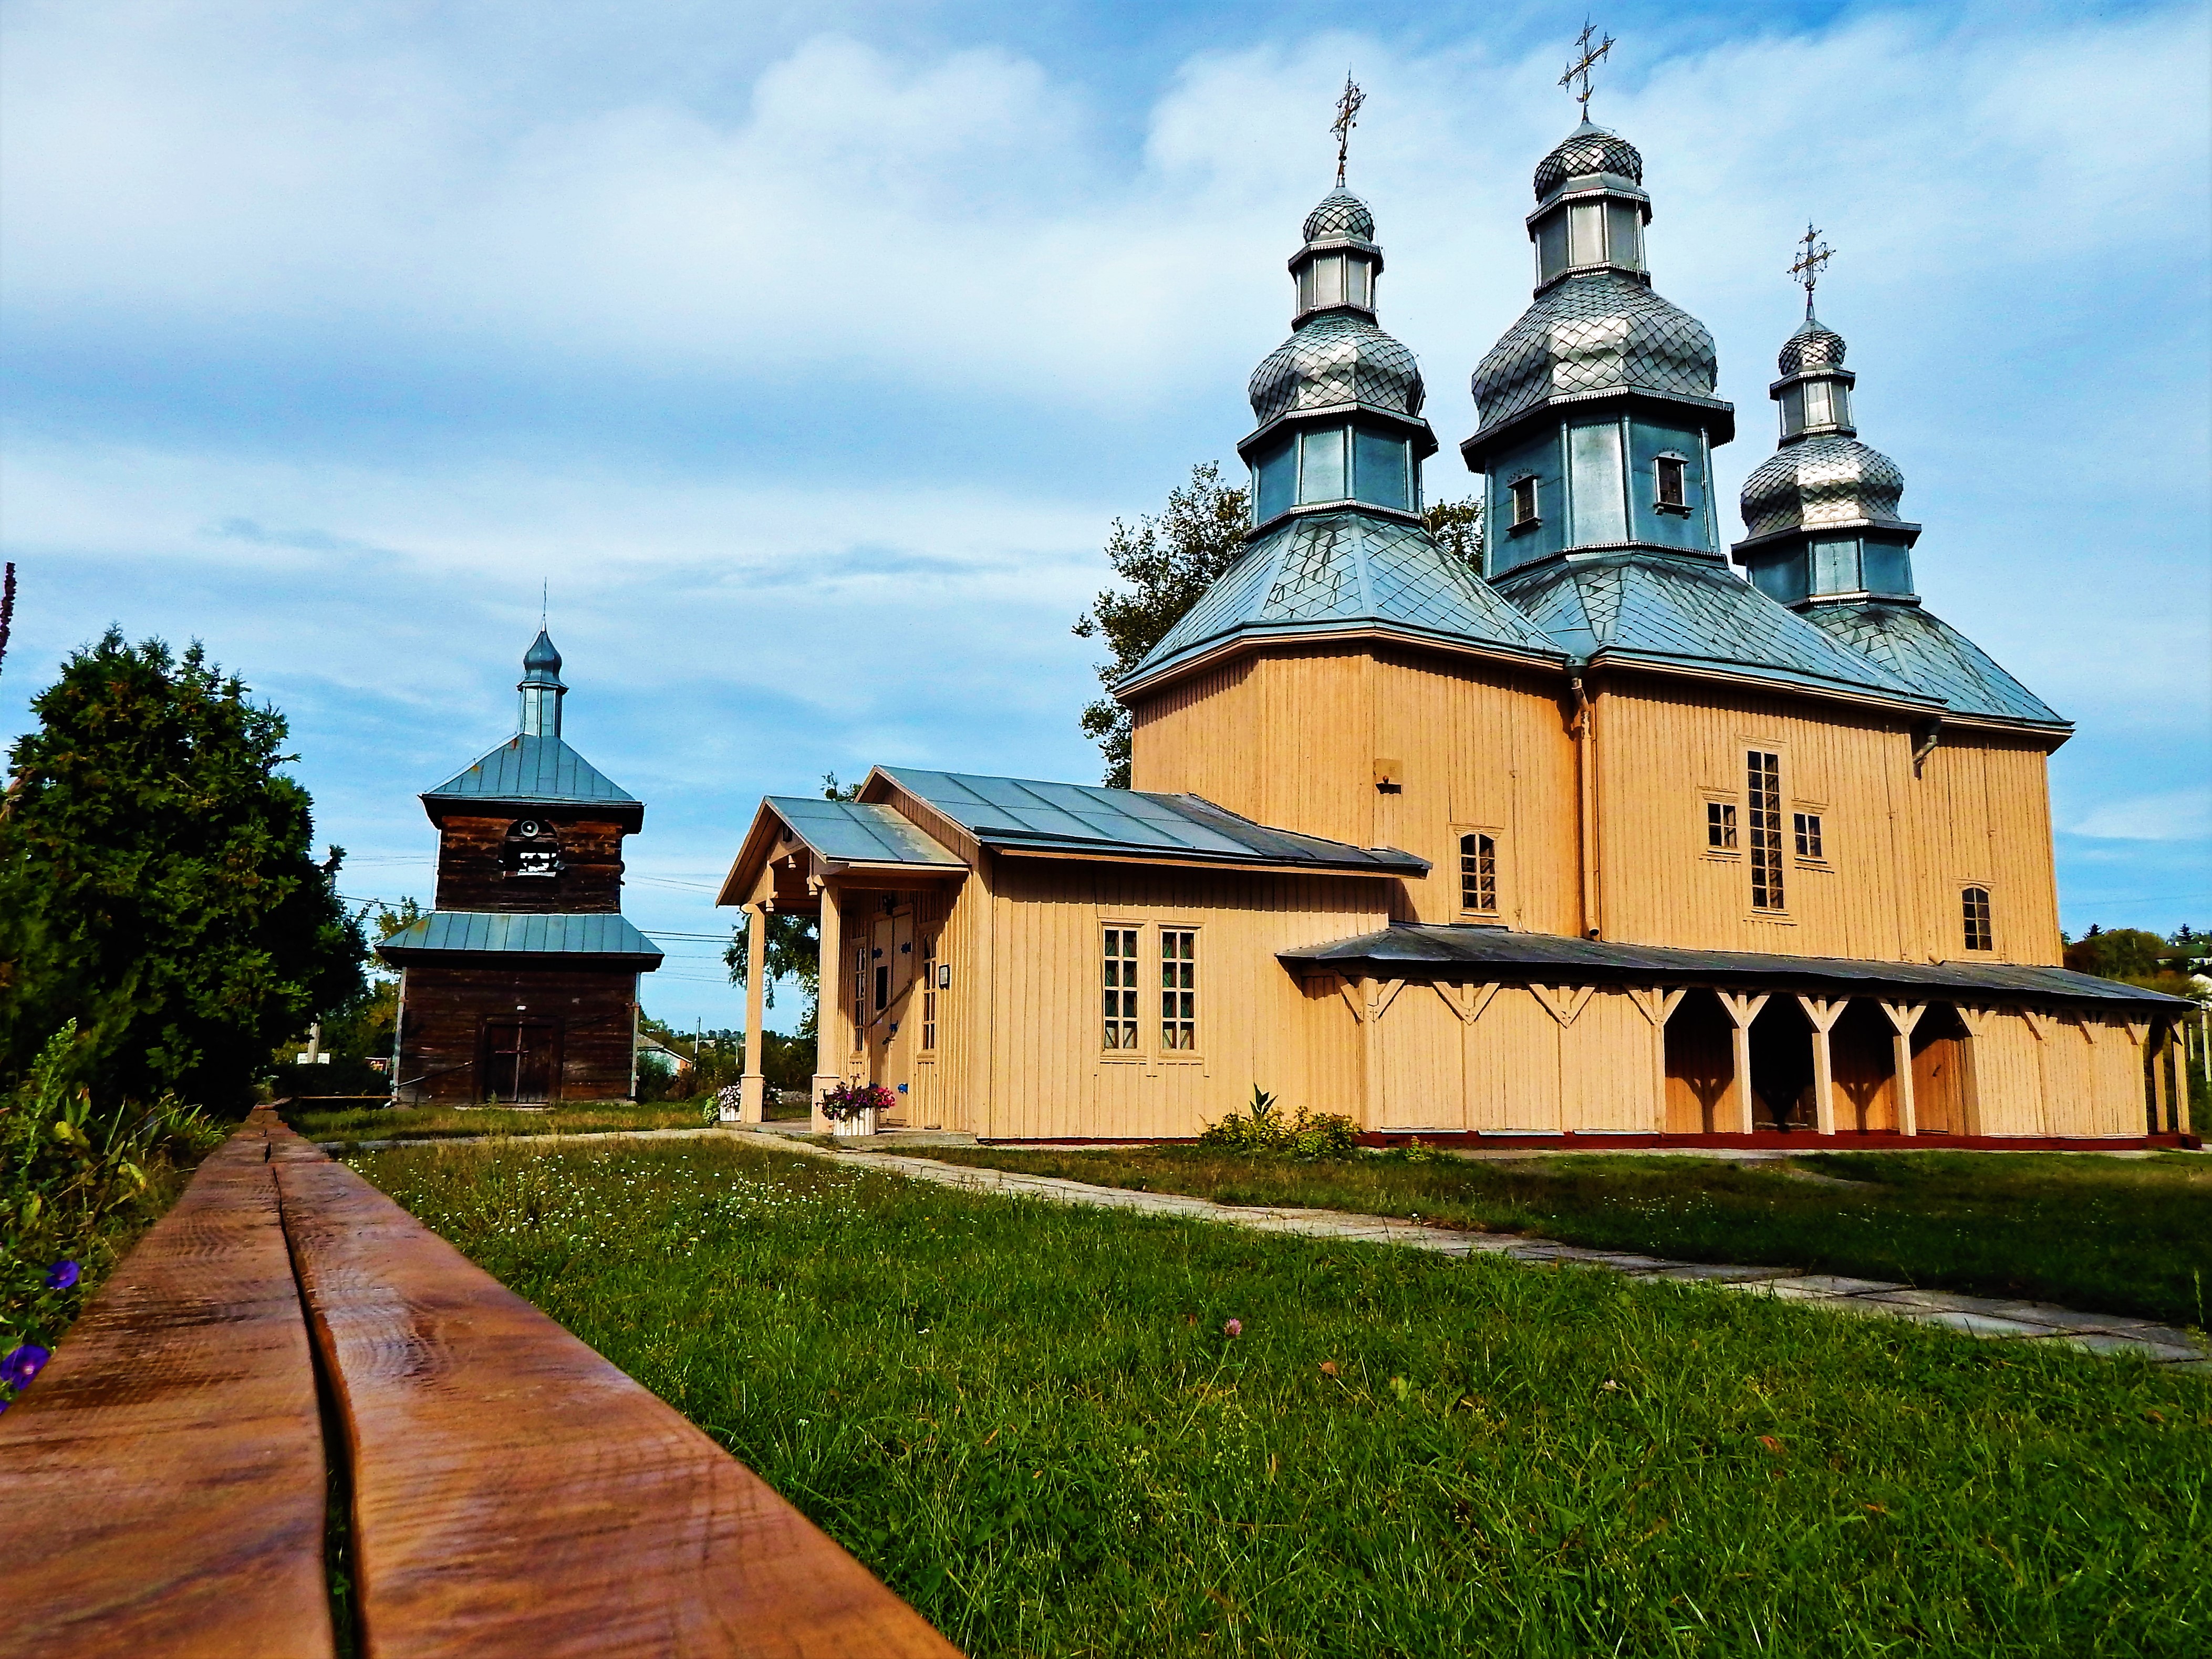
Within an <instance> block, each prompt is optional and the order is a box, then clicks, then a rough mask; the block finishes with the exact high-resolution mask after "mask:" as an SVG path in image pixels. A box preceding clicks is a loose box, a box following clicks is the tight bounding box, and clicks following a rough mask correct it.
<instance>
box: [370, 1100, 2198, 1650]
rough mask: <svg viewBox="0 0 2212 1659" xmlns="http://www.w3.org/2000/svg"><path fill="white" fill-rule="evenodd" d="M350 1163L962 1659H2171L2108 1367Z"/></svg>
mask: <svg viewBox="0 0 2212 1659" xmlns="http://www.w3.org/2000/svg"><path fill="white" fill-rule="evenodd" d="M356 1164H357V1165H358V1167H360V1168H361V1169H362V1170H364V1171H366V1172H367V1173H368V1175H369V1176H371V1177H372V1178H373V1179H374V1180H375V1181H377V1182H380V1184H382V1185H383V1186H384V1187H385V1188H386V1190H388V1191H390V1192H391V1193H392V1194H394V1195H395V1196H396V1197H398V1199H399V1200H400V1201H401V1202H403V1203H404V1204H405V1205H407V1206H409V1207H410V1209H412V1210H413V1211H414V1212H416V1214H417V1215H419V1216H421V1217H422V1218H423V1219H424V1220H425V1221H427V1222H428V1223H429V1225H432V1226H434V1227H435V1228H437V1229H438V1230H439V1231H441V1232H442V1233H443V1234H445V1235H446V1237H448V1238H450V1239H452V1240H453V1241H454V1242H455V1243H457V1244H459V1246H460V1247H461V1248H462V1249H465V1251H467V1252H468V1253H469V1254H470V1255H472V1256H473V1257H474V1258H475V1259H476V1260H477V1261H480V1262H482V1263H483V1265H484V1266H485V1267H487V1268H489V1270H490V1271H491V1272H492V1273H495V1275H497V1276H498V1277H499V1278H500V1279H502V1280H504V1281H505V1282H506V1283H507V1284H508V1285H511V1286H513V1288H514V1289H515V1290H516V1291H519V1292H520V1293H521V1294H522V1295H524V1296H526V1297H530V1298H531V1299H532V1300H533V1301H535V1302H536V1303H537V1304H538V1305H540V1306H541V1307H543V1308H544V1309H545V1310H547V1311H548V1312H549V1313H550V1314H551V1315H552V1316H554V1317H555V1318H556V1319H558V1320H560V1321H561V1322H562V1323H563V1324H565V1325H567V1326H568V1328H570V1329H571V1330H573V1331H574V1332H575V1333H576V1334H578V1335H580V1336H581V1337H582V1338H583V1339H584V1340H586V1341H588V1342H590V1343H592V1345H593V1346H595V1347H597V1348H598V1349H599V1351H600V1352H603V1353H605V1355H607V1356H608V1358H611V1359H612V1360H613V1361H614V1362H615V1363H616V1364H618V1365H620V1366H622V1367H623V1369H624V1370H628V1371H629V1372H630V1373H631V1374H632V1375H634V1376H636V1377H638V1378H639V1379H640V1380H641V1382H643V1383H645V1384H646V1385H647V1387H649V1388H651V1389H654V1390H655V1391H656V1392H658V1393H659V1394H660V1395H662V1396H663V1397H664V1398H665V1399H667V1400H668V1401H670V1402H671V1403H672V1404H673V1405H675V1406H676V1407H678V1409H680V1410H682V1411H683V1412H684V1413H686V1414H688V1415H689V1416H690V1418H691V1419H693V1420H694V1421H696V1422H697V1423H699V1424H700V1425H702V1426H703V1427H705V1428H706V1429H707V1430H708V1431H709V1432H710V1433H712V1434H713V1435H714V1436H715V1437H717V1438H718V1439H719V1440H720V1441H721V1442H722V1443H724V1444H725V1445H726V1446H728V1447H729V1448H730V1449H731V1450H732V1451H733V1452H735V1453H736V1454H737V1455H738V1456H739V1457H741V1458H743V1459H744V1461H745V1462H748V1463H749V1464H750V1465H751V1466H752V1467H753V1468H755V1469H757V1470H758V1471H759V1472H760V1473H761V1474H763V1476H764V1477H765V1478H766V1479H768V1480H769V1481H770V1482H772V1483H773V1484H774V1485H775V1487H776V1488H777V1489H778V1490H779V1491H781V1492H783V1493H784V1494H785V1495H786V1496H787V1497H788V1498H791V1499H792V1500H793V1501H794V1502H795V1503H797V1504H799V1506H800V1507H801V1508H802V1509H804V1510H805V1511H806V1512H807V1513H808V1514H809V1515H810V1516H812V1517H814V1518H815V1519H816V1520H817V1522H820V1523H821V1524H822V1525H823V1526H824V1527H825V1528H827V1529H828V1530H829V1532H830V1533H831V1534H834V1535H835V1536H836V1537H837V1538H838V1539H839V1540H840V1541H842V1542H843V1543H844V1544H845V1545H847V1546H848V1547H849V1548H851V1549H852V1550H853V1551H854V1553H856V1554H858V1555H859V1556H860V1559H862V1560H864V1561H865V1562H866V1563H867V1564H868V1565H870V1566H871V1567H872V1568H873V1569H874V1570H875V1571H878V1572H879V1573H881V1574H882V1575H884V1577H885V1578H886V1579H887V1580H888V1581H889V1582H890V1583H891V1585H892V1586H893V1587H894V1588H895V1589H897V1590H898V1591H899V1592H900V1593H901V1594H902V1595H905V1596H906V1597H907V1598H908V1600H909V1601H912V1602H913V1603H914V1604H915V1606H916V1607H918V1608H919V1609H920V1610H921V1612H922V1613H924V1614H925V1615H927V1617H928V1618H930V1619H931V1620H933V1621H934V1622H935V1623H936V1624H937V1625H938V1626H939V1628H941V1629H942V1630H944V1631H945V1633H946V1634H947V1635H948V1636H950V1637H951V1638H952V1639H953V1640H954V1641H955V1642H957V1643H958V1644H961V1645H962V1646H963V1647H964V1648H965V1649H967V1650H969V1652H970V1653H971V1654H973V1655H975V1656H978V1659H985V1656H996V1655H1012V1654H1049V1655H1054V1656H1060V1655H1098V1654H1127V1655H1141V1656H1147V1659H1150V1656H1158V1655H1182V1654H1197V1653H1204V1654H1208V1655H1213V1654H1221V1655H1284V1656H1289V1655H1298V1656H1307V1655H1316V1656H1338V1655H1341V1656H1362V1659H1388V1656H1408V1659H1410V1656H1430V1655H1445V1654H1453V1655H1456V1654H1462V1653H1475V1654H1498V1655H1511V1656H1516V1659H1518V1656H1523V1655H1528V1656H1550V1655H1559V1656H1566V1655H1577V1656H1579V1655H1588V1654H1607V1655H1611V1654H1623V1655H1626V1654H1683V1655H1699V1656H1703V1655H1722V1654H1729V1655H1734V1654H1743V1655H1757V1656H1761V1659H1766V1656H1777V1655H1808V1656H1812V1655H1819V1656H1829V1655H1836V1654H1853V1655H1858V1654H1866V1655H1872V1654H1877V1653H1879V1654H1892V1653H1900V1652H1905V1651H1911V1652H1914V1653H1920V1652H1936V1653H1952V1654H1962V1655H1963V1654H1972V1655H1976V1656H1987V1655H2024V1654H2052V1655H2057V1654H2065V1655H2097V1654H2111V1655H2122V1654H2128V1655H2134V1654H2146V1653H2159V1652H2164V1653H2181V1652H2185V1651H2202V1650H2203V1647H2204V1644H2205V1643H2206V1641H2207V1639H2208V1631H2212V1571H2207V1569H2208V1567H2212V1548H2208V1545H2207V1536H2208V1527H2207V1516H2208V1511H2212V1504H2208V1497H2212V1493H2208V1490H2207V1486H2208V1477H2212V1387H2208V1386H2207V1384H2206V1383H2204V1382H2203V1381H2202V1380H2199V1379H2197V1378H2192V1377H2188V1376H2176V1375H2172V1374H2170V1373H2160V1372H2157V1371H2154V1370H2152V1369H2151V1368H2150V1367H2148V1366H2147V1365H2146V1364H2142V1362H2140V1361H2136V1360H2111V1359H2101V1358H2093V1357H2090V1356H2087V1355H2082V1354H2077V1353H2073V1352H2066V1351H2063V1350H2059V1349H2055V1348H2050V1347H2035V1346H2023V1345H2020V1344H2015V1343H2000V1342H1977V1341H1974V1340H1971V1339H1967V1338H1963V1337H1956V1336H1952V1335H1949V1334H1946V1333H1942V1332H1940V1331H1931V1330H1927V1329H1923V1328H1916V1327H1911V1326H1907V1325H1904V1324H1901V1323H1899V1322H1891V1321H1881V1320H1872V1319H1852V1318H1847V1317H1841V1316H1835V1315H1832V1314H1823V1313H1820V1312H1816V1311H1814V1310H1808V1309H1804V1308H1799V1307H1793V1306H1790V1305H1788V1304H1775V1303H1771V1302H1768V1301H1765V1300H1762V1299H1759V1298H1754V1297H1745V1296H1742V1295H1741V1294H1735V1293H1730V1292H1727V1291H1718V1290H1714V1289H1711V1288H1708V1287H1705V1286H1690V1285H1653V1284H1643V1285H1639V1284H1636V1283H1633V1282H1632V1281H1629V1280H1626V1279H1622V1278H1620V1277H1619V1276H1617V1275H1614V1274H1610V1273H1598V1272H1592V1271H1588V1270H1574V1269H1567V1270H1561V1269H1547V1268H1538V1267H1527V1266H1522V1265H1518V1264H1512V1263H1506V1262H1500V1261H1494V1260H1483V1259H1479V1260H1474V1261H1460V1262H1455V1261H1448V1260H1443V1259H1440V1258H1437V1257H1433V1256H1431V1255H1425V1254H1423V1253H1417V1252H1413V1251H1407V1250H1395V1249H1385V1248H1378V1247H1375V1246H1362V1245H1358V1244H1353V1243H1333V1242H1323V1241H1316V1240H1304V1239H1296V1238H1287V1237H1267V1236H1261V1235H1256V1234H1252V1233H1249V1232H1245V1231H1241V1230H1236V1229H1231V1228H1226V1227H1218V1226H1207V1225H1202V1224H1197V1223H1191V1222H1183V1221H1176V1220H1172V1219H1163V1218H1145V1217H1136V1216H1129V1215H1125V1214H1118V1213H1113V1212H1101V1211H1096V1210H1090V1209H1084V1208H1072V1207H1061V1206H1051V1205H1044V1204H1036V1203H1024V1202H1019V1201H1015V1200H1006V1199H997V1198H990V1197H985V1196H981V1195H975V1194H962V1193H957V1192H951V1191H947V1190H945V1189H943V1188H935V1187H930V1186H926V1185H922V1184H921V1183H910V1182H903V1181H901V1180H898V1179H896V1177H892V1176H884V1175H879V1174H875V1173H872V1172H869V1171H865V1170H854V1169H851V1168H849V1167H848V1168H842V1169H841V1168H839V1167H837V1166H836V1164H827V1163H824V1162H823V1161H821V1160H815V1159H802V1158H798V1157H796V1156H793V1155H791V1154H788V1153H779V1152H775V1151H772V1150H769V1149H765V1148H757V1147H755V1146H749V1145H744V1144H740V1143H735V1142H732V1141H723V1140H700V1141H686V1142H672V1143H667V1144H664V1145H653V1144H650V1143H646V1144H639V1143H632V1144H629V1145H627V1146H623V1145H616V1144H607V1145H604V1146H573V1147H554V1146H544V1145H542V1144H541V1146H538V1147H536V1148H532V1147H529V1146H521V1145H517V1144H515V1143H507V1144H505V1145H503V1146H478V1147H438V1148H423V1149H419V1150H396V1151H392V1152H380V1153H374V1154H368V1155H363V1156H362V1157H360V1158H357V1159H356ZM1231 1318H1235V1319H1237V1320H1240V1321H1242V1322H1243V1335H1242V1336H1241V1337H1238V1338H1235V1339H1231V1338H1230V1337H1228V1336H1227V1335H1225V1332H1224V1325H1225V1322H1226V1321H1228V1320H1230V1319H1231ZM1325 1362H1326V1363H1327V1364H1329V1365H1331V1366H1333V1367H1334V1370H1335V1374H1334V1376H1331V1375H1328V1374H1327V1373H1325V1372H1324V1370H1322V1366H1323V1364H1324V1363H1325ZM2191 1632H2195V1633H2194V1634H2193V1635H2192V1634H2191Z"/></svg>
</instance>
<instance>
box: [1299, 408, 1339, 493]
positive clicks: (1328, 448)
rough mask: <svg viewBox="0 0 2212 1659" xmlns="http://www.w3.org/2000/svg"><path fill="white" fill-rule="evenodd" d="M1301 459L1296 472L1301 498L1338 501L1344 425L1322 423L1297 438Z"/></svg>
mask: <svg viewBox="0 0 2212 1659" xmlns="http://www.w3.org/2000/svg"><path fill="white" fill-rule="evenodd" d="M1298 447H1299V448H1300V450H1302V451H1303V452H1304V462H1303V464H1302V465H1301V466H1300V469H1299V472H1298V499H1299V500H1300V501H1342V500H1343V499H1344V495H1345V489H1344V484H1345V477H1344V428H1342V427H1340V426H1331V427H1324V428H1322V429H1321V430H1320V431H1318V432H1314V431H1309V432H1307V433H1306V434H1305V435H1304V436H1303V437H1301V438H1300V439H1299V440H1298Z"/></svg>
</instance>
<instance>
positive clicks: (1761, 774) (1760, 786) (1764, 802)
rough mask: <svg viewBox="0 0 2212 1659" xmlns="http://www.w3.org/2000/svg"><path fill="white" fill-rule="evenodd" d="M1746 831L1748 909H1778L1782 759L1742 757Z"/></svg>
mask: <svg viewBox="0 0 2212 1659" xmlns="http://www.w3.org/2000/svg"><path fill="white" fill-rule="evenodd" d="M1744 769H1745V774H1746V781H1747V789H1746V799H1745V802H1744V805H1745V809H1746V811H1745V816H1746V817H1747V819H1748V823H1747V825H1746V828H1747V829H1749V831H1750V832H1751V908H1753V909H1754V910H1779V909H1781V908H1783V906H1782V757H1780V756H1779V755H1776V754H1771V753H1769V752H1768V751H1767V750H1762V749H1753V750H1749V751H1748V752H1747V754H1746V756H1745V768H1744Z"/></svg>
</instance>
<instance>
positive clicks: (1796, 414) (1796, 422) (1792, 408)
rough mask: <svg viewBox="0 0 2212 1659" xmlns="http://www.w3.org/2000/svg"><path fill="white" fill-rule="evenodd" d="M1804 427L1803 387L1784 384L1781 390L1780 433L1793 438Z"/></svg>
mask: <svg viewBox="0 0 2212 1659" xmlns="http://www.w3.org/2000/svg"><path fill="white" fill-rule="evenodd" d="M1804 429H1805V388H1804V387H1803V386H1785V387H1784V388H1783V392H1782V435H1783V436H1784V437H1785V438H1794V437H1796V435H1798V434H1799V433H1801V432H1802V431H1803V430H1804Z"/></svg>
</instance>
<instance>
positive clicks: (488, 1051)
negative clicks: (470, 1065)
mask: <svg viewBox="0 0 2212 1659" xmlns="http://www.w3.org/2000/svg"><path fill="white" fill-rule="evenodd" d="M560 1079H561V1023H560V1022H559V1021H558V1020H553V1019H489V1020H486V1021H485V1022H484V1033H483V1051H482V1054H481V1057H480V1059H479V1060H478V1062H477V1099H479V1100H486V1101H489V1100H497V1101H501V1102H503V1103H514V1104H521V1105H538V1104H544V1103H546V1102H549V1101H551V1100H553V1099H555V1098H556V1097H557V1096H558V1093H559V1087H558V1085H559V1083H560Z"/></svg>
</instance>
